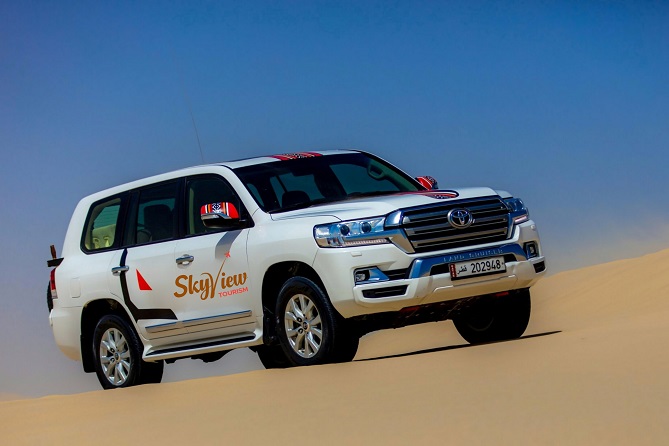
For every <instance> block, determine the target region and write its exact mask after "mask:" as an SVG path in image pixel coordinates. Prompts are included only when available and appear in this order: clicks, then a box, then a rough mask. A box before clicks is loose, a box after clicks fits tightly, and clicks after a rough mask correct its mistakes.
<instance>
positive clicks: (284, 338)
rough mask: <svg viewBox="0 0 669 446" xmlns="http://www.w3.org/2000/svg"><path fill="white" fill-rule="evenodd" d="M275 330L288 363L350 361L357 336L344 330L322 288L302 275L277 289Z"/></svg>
mask: <svg viewBox="0 0 669 446" xmlns="http://www.w3.org/2000/svg"><path fill="white" fill-rule="evenodd" d="M275 314H276V315H277V316H278V326H277V330H276V332H277V334H278V337H279V342H280V344H281V348H282V349H283V353H284V355H285V357H286V359H287V360H288V363H289V365H292V366H305V365H315V364H327V363H332V362H346V361H351V360H352V359H353V357H354V356H355V354H356V352H357V350H358V342H359V338H358V336H356V334H355V333H354V332H352V331H351V330H347V328H348V327H347V324H346V321H345V320H344V319H343V318H342V317H341V316H340V315H339V314H338V313H337V312H336V310H335V309H334V308H333V307H332V304H331V303H330V299H329V298H328V297H327V295H326V294H325V292H324V291H323V290H322V289H321V288H320V287H319V286H318V285H316V284H315V283H314V282H313V281H311V280H309V279H307V278H305V277H299V276H298V277H292V278H290V279H288V281H286V283H284V285H283V287H281V291H279V298H278V300H277V307H276V313H275Z"/></svg>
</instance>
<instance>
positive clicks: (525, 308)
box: [453, 290, 531, 344]
mask: <svg viewBox="0 0 669 446" xmlns="http://www.w3.org/2000/svg"><path fill="white" fill-rule="evenodd" d="M530 310H531V301H530V292H529V290H521V291H518V292H513V293H511V294H509V295H508V296H503V297H494V298H483V299H480V300H478V301H477V302H475V303H474V304H473V305H472V306H470V307H468V308H467V309H466V310H465V311H463V312H462V313H460V314H459V315H458V316H456V317H455V318H453V323H454V324H455V328H457V330H458V333H460V335H461V336H462V337H463V338H464V339H465V340H466V341H467V342H469V343H471V344H480V343H484V342H494V341H502V340H507V339H516V338H519V337H521V336H522V335H523V333H524V332H525V329H526V328H527V325H528V323H529V321H530Z"/></svg>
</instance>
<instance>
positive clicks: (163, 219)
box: [131, 181, 178, 245]
mask: <svg viewBox="0 0 669 446" xmlns="http://www.w3.org/2000/svg"><path fill="white" fill-rule="evenodd" d="M177 193H178V183H177V182H176V181H175V182H170V183H164V184H159V185H157V186H151V187H146V188H144V189H141V190H140V191H139V202H138V207H137V212H136V216H135V217H136V218H134V228H131V231H132V230H134V233H135V241H136V243H137V244H138V245H141V244H143V243H151V242H158V241H161V240H170V239H173V238H175V237H176V234H177V215H176V212H175V207H176V201H177Z"/></svg>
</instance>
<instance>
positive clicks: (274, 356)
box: [256, 345, 292, 370]
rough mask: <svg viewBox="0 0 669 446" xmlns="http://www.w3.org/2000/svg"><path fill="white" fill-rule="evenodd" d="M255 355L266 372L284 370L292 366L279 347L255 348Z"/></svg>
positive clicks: (265, 346) (264, 346) (263, 346)
mask: <svg viewBox="0 0 669 446" xmlns="http://www.w3.org/2000/svg"><path fill="white" fill-rule="evenodd" d="M256 353H257V354H258V358H259V359H260V362H261V363H262V365H263V366H265V368H266V369H268V370H269V369H285V368H287V367H290V366H291V365H292V364H291V363H290V361H288V358H287V357H286V354H285V353H284V351H283V348H282V347H281V346H280V345H261V346H260V347H257V348H256Z"/></svg>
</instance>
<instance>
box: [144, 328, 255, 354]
mask: <svg viewBox="0 0 669 446" xmlns="http://www.w3.org/2000/svg"><path fill="white" fill-rule="evenodd" d="M255 338H256V336H255V335H254V334H253V333H252V332H248V333H239V334H237V335H235V336H233V337H228V338H225V339H219V340H217V341H209V342H202V343H200V344H189V345H184V346H180V347H170V348H163V349H159V350H154V351H152V352H149V353H147V354H146V355H145V356H144V357H145V358H146V359H148V360H158V359H171V358H180V357H186V356H195V355H202V354H205V353H211V352H215V351H219V350H225V349H221V348H218V347H222V346H225V345H230V344H239V343H242V342H248V341H253V340H254V339H255Z"/></svg>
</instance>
